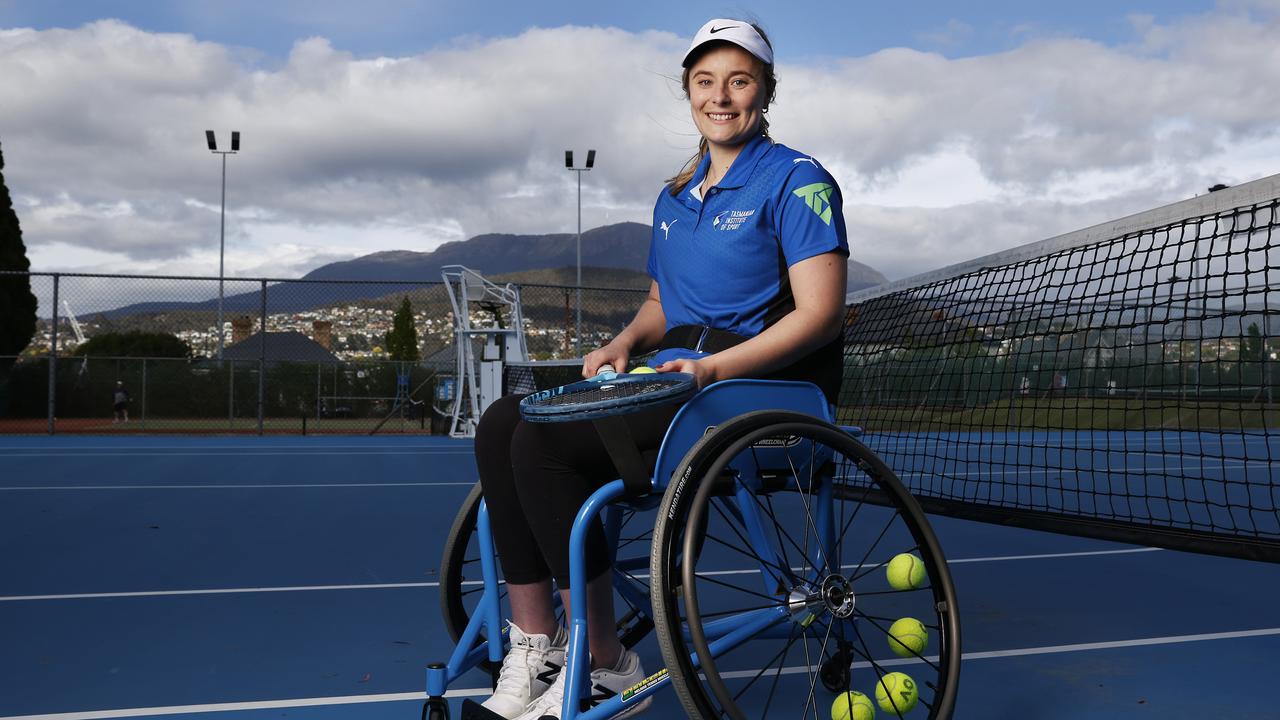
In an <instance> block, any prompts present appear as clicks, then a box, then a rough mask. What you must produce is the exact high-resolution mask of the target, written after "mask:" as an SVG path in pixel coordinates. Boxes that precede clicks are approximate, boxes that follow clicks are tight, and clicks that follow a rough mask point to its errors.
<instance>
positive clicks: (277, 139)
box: [0, 0, 1280, 277]
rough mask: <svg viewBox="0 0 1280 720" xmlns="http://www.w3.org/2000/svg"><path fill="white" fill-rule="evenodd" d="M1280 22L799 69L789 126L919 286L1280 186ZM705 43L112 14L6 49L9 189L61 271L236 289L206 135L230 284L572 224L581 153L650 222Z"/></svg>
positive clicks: (4, 36)
mask: <svg viewBox="0 0 1280 720" xmlns="http://www.w3.org/2000/svg"><path fill="white" fill-rule="evenodd" d="M1276 10H1277V9H1276V6H1275V3H1274V2H1270V1H1269V0H1268V1H1263V0H1250V1H1248V2H1246V1H1245V0H1239V1H1238V2H1236V1H1233V2H1224V3H1223V4H1222V5H1221V6H1220V8H1219V9H1218V10H1216V11H1214V12H1213V13H1210V14H1207V15H1204V16H1200V17H1195V18H1190V19H1187V20H1184V21H1180V22H1178V23H1175V24H1167V25H1161V24H1158V23H1157V22H1155V21H1152V20H1150V19H1149V18H1147V19H1143V18H1135V19H1134V27H1135V28H1136V33H1137V35H1138V37H1139V40H1138V41H1137V42H1135V43H1134V44H1133V45H1132V46H1125V47H1107V46H1103V45H1100V44H1097V43H1093V42H1086V41H1081V40H1072V39H1061V38H1058V39H1045V40H1032V41H1029V42H1027V43H1026V44H1024V45H1022V46H1021V47H1018V48H1016V49H1014V50H1011V51H1008V52H1003V53H998V54H994V55H988V56H981V57H970V58H963V59H955V60H951V59H947V58H944V57H942V56H941V55H937V54H932V53H924V52H918V51H914V50H907V49H901V48H896V49H887V50H884V51H881V52H878V53H875V54H872V55H870V56H866V57H847V58H842V59H835V60H830V61H824V64H822V65H813V66H795V65H788V64H787V63H786V62H785V57H784V58H783V63H782V65H781V66H780V68H779V74H780V77H781V85H780V88H779V96H778V102H777V104H776V105H775V106H774V108H773V109H771V112H770V118H771V120H772V123H773V131H774V135H775V137H777V138H778V139H779V140H780V141H782V142H785V143H787V144H790V145H792V146H794V147H797V148H799V149H801V150H803V151H805V152H809V153H812V154H813V155H814V156H815V157H817V158H818V159H819V160H821V161H822V162H823V163H824V164H825V165H826V166H827V167H828V168H830V169H831V170H832V171H833V173H834V174H835V175H836V176H837V179H838V180H839V181H840V183H841V186H842V187H843V188H844V192H845V196H846V203H847V215H848V218H849V225H850V237H851V238H853V239H854V244H855V245H854V246H855V253H856V254H857V255H858V256H859V258H860V259H863V260H865V261H866V262H868V263H870V264H871V265H873V266H875V267H877V268H879V269H881V270H882V271H884V272H885V273H886V274H888V275H890V276H891V277H897V276H901V275H904V274H910V273H912V272H915V271H918V270H922V269H926V268H928V267H934V266H938V265H942V264H947V263H951V262H957V261H960V260H964V259H967V258H969V257H972V256H974V255H979V254H985V253H988V252H991V251H994V250H997V249H1000V248H1004V247H1010V246H1013V245H1017V244H1021V243H1024V242H1030V241H1034V240H1038V239H1041V238H1043V237H1046V236H1049V235H1052V234H1056V233H1059V232H1063V231H1066V230H1070V229H1074V228H1075V227H1079V226H1082V225H1087V224H1090V223H1092V222H1097V221H1101V220H1105V219H1107V218H1108V217H1113V216H1117V215H1123V214H1128V213H1131V212H1135V211H1138V210H1143V209H1146V208H1148V207H1152V206H1155V205H1158V204H1162V203H1164V202H1168V201H1172V200H1176V199H1180V198H1182V197H1187V196H1190V195H1193V194H1195V193H1197V192H1203V190H1204V188H1205V187H1207V186H1208V185H1210V184H1212V183H1214V182H1219V181H1222V182H1228V183H1235V182H1239V181H1243V180H1247V179H1250V178H1252V177H1256V176H1259V175H1265V174H1270V173H1272V172H1275V171H1277V170H1280V129H1278V128H1277V125H1276V123H1275V120H1274V117H1275V110H1274V109H1275V108H1276V107H1280V84H1277V83H1275V82H1274V78H1275V77H1278V76H1280V45H1277V44H1276V43H1275V42H1274V40H1273V38H1274V27H1275V23H1276V15H1277V13H1276ZM952 30H953V31H960V30H963V28H958V27H956V28H952ZM683 47H684V40H683V39H682V38H681V37H679V36H677V35H675V34H673V33H661V32H647V33H628V32H623V31H620V30H616V29H601V28H581V27H562V28H554V29H532V30H529V31H527V32H525V33H523V34H521V35H519V36H516V37H509V38H497V39H488V40H481V39H468V40H460V41H458V42H457V43H455V44H454V45H452V46H450V47H446V48H443V49H437V50H433V51H431V52H428V53H425V54H421V55H416V56H411V57H387V58H373V59H358V58H355V57H353V56H352V55H350V54H348V53H345V52H343V51H342V50H340V49H335V48H334V47H332V46H331V44H330V43H329V42H328V41H327V40H325V39H323V38H312V39H307V40H303V41H300V42H298V43H297V44H296V45H295V47H294V49H293V51H292V53H290V55H289V57H288V58H287V59H286V60H285V61H284V62H282V63H280V64H278V66H275V67H261V66H257V65H255V64H254V63H253V62H252V61H250V60H246V59H245V55H244V54H243V53H242V52H241V51H240V50H238V49H232V48H227V47H223V46H220V45H217V44H214V43H208V42H202V41H200V40H199V39H197V38H194V37H191V36H189V35H179V34H159V33H148V32H144V31H141V30H138V29H136V28H133V27H130V26H128V25H124V24H122V23H119V22H115V21H102V22H97V23H94V24H91V25H87V26H85V27H82V28H79V29H75V30H48V31H32V30H6V31H0V77H4V78H6V81H5V82H4V83H0V129H3V133H4V134H3V136H0V141H2V142H3V143H4V145H3V148H4V152H5V159H6V162H7V167H6V168H5V175H6V180H7V182H8V185H9V187H10V190H11V191H12V192H13V193H14V195H15V197H16V198H18V208H17V209H18V212H19V216H20V218H21V220H22V223H23V228H24V233H25V238H26V241H27V244H28V246H29V247H30V248H31V255H32V257H33V259H34V260H35V261H36V265H37V267H39V268H41V269H54V268H81V269H84V268H94V269H98V270H113V271H134V272H137V271H145V272H181V273H195V274H214V273H216V270H217V243H218V208H219V191H220V184H219V172H220V170H219V165H218V162H219V161H218V159H217V158H216V157H213V156H211V155H210V154H209V153H208V151H207V150H206V149H205V147H204V138H203V131H204V130H205V129H206V128H212V129H214V130H216V131H217V132H218V133H219V138H220V142H222V143H225V142H226V138H227V133H228V132H229V131H230V130H232V129H236V130H240V131H241V132H242V135H243V150H242V152H241V153H240V154H239V155H237V156H234V157H231V158H229V159H228V163H227V172H228V180H227V207H228V225H227V232H228V235H227V249H228V263H227V264H228V272H229V273H243V274H249V273H254V274H265V275H276V276H278V275H281V274H286V273H298V274H300V273H302V272H305V271H306V270H308V269H310V268H312V267H314V266H315V265H317V264H319V263H322V262H326V261H329V260H333V259H338V258H343V257H350V256H354V255H358V254H363V253H367V252H373V251H377V250H384V249H392V248H403V249H417V250H424V249H430V248H433V247H435V246H437V245H439V244H441V243H443V242H446V241H450V240H456V239H461V238H465V237H470V236H472V235H476V234H480V233H485V232H531V233H534V232H562V231H566V230H570V229H572V228H573V227H574V225H575V223H576V209H575V202H576V196H575V185H574V182H575V178H574V177H573V175H572V174H571V173H568V172H566V171H565V170H564V169H563V165H562V158H563V151H564V150H565V149H570V148H572V149H575V150H577V151H578V152H583V151H585V150H586V149H588V148H596V149H597V150H598V151H599V159H598V163H597V167H596V169H595V170H593V171H592V172H591V173H590V174H589V175H587V176H586V177H585V178H584V184H583V223H584V226H585V227H593V226H595V225H599V224H602V223H605V222H619V221H624V220H635V221H640V222H648V221H649V219H650V208H651V206H652V201H653V198H654V196H655V195H656V194H657V192H658V189H659V186H660V184H661V181H662V180H663V178H666V177H668V176H669V175H671V174H673V172H674V171H675V170H676V169H677V168H678V167H679V166H680V164H681V163H682V162H683V161H684V160H685V159H686V158H687V157H688V155H689V153H690V152H691V151H692V149H693V147H694V144H695V143H694V141H695V136H694V131H693V128H692V124H691V122H690V121H689V119H688V110H687V106H686V105H685V104H684V103H683V101H682V100H681V99H680V97H679V95H680V93H679V88H678V87H675V85H674V84H673V82H672V81H671V79H670V77H669V76H670V75H673V74H675V70H676V69H677V68H676V67H675V65H676V58H678V57H679V54H680V51H681V50H682V49H683Z"/></svg>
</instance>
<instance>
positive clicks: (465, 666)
mask: <svg viewBox="0 0 1280 720" xmlns="http://www.w3.org/2000/svg"><path fill="white" fill-rule="evenodd" d="M764 409H768V410H785V411H791V412H799V413H804V414H806V415H810V416H812V417H814V419H816V420H820V421H824V422H827V423H833V422H834V418H833V412H832V408H831V406H830V404H829V403H828V402H827V399H826V396H825V395H823V394H822V391H820V390H819V389H818V388H817V386H815V385H813V384H811V383H807V382H792V381H780V380H755V379H734V380H725V381H722V382H718V383H714V384H712V385H710V386H708V387H706V388H704V389H703V390H702V391H701V392H699V393H698V394H697V395H695V396H694V397H693V398H691V399H690V400H689V401H688V402H687V403H686V404H685V405H684V406H683V407H681V408H680V410H679V411H678V412H677V413H676V415H675V418H674V419H673V420H672V422H671V425H670V426H669V427H668V428H667V432H666V435H665V436H664V437H663V441H662V445H661V447H660V449H659V451H658V458H657V464H656V467H655V470H654V473H653V476H652V485H653V489H652V491H651V493H650V494H649V495H647V496H645V497H643V498H639V499H626V498H625V494H626V491H625V486H624V483H623V481H622V480H621V479H619V480H614V481H612V482H609V483H606V484H605V485H604V486H602V487H601V488H600V489H599V490H597V491H596V492H595V493H593V494H592V495H591V496H590V497H589V498H588V499H587V501H586V502H585V503H584V504H583V505H582V507H581V508H580V509H579V510H578V513H577V515H576V516H575V518H574V521H573V530H572V532H571V535H570V540H569V552H570V556H569V557H570V561H569V581H570V583H569V584H570V591H569V594H570V604H571V606H572V607H571V613H570V616H569V617H568V624H569V646H568V650H567V651H566V653H565V666H564V668H563V670H562V672H564V673H566V675H565V692H564V705H563V706H562V710H561V718H562V719H563V720H570V719H572V718H576V719H578V720H600V719H601V718H607V717H610V716H612V715H615V714H617V713H620V712H623V711H624V710H625V709H627V708H628V707H630V706H632V705H634V704H635V703H637V702H640V701H641V700H643V699H645V698H647V697H649V696H650V695H652V694H653V693H655V692H657V691H658V690H660V689H662V688H663V687H665V686H666V685H667V684H668V683H670V682H671V678H670V676H669V675H668V674H667V671H666V670H665V669H664V670H659V671H657V672H656V673H653V674H651V675H650V676H649V678H647V679H646V681H645V682H644V683H641V686H642V687H638V688H632V690H634V692H632V691H628V692H624V693H621V694H619V695H616V696H614V697H612V698H609V699H608V700H605V701H603V702H602V703H601V704H599V705H597V706H595V707H593V708H590V709H588V710H586V711H580V709H579V700H580V699H581V698H582V697H584V693H583V690H584V689H587V688H589V687H590V683H589V680H588V678H589V675H590V665H591V663H590V662H589V661H587V662H584V660H587V659H588V654H587V618H586V614H585V608H586V607H587V602H586V585H587V583H586V567H585V552H584V549H585V547H586V537H587V530H588V528H589V527H590V525H591V521H592V520H593V519H594V518H595V517H596V516H598V515H600V514H601V513H604V514H605V518H604V528H605V535H606V538H607V540H608V542H609V544H610V547H611V548H613V553H614V554H615V557H614V562H615V565H614V572H615V573H616V572H617V571H619V570H621V571H629V570H643V569H644V568H647V566H648V562H649V558H648V555H645V556H643V557H641V558H635V559H627V560H624V561H622V563H621V564H618V560H617V558H616V552H617V541H618V535H619V530H620V527H619V526H620V517H621V513H622V509H623V508H622V507H621V506H620V505H619V501H624V502H626V503H628V504H630V505H631V506H632V507H634V508H636V509H651V508H653V507H655V506H656V505H657V504H658V503H659V502H660V501H661V498H662V493H663V492H665V490H666V486H667V483H668V480H669V479H670V478H671V476H672V474H673V473H674V472H675V471H676V469H677V467H678V466H679V465H680V462H681V461H682V460H683V459H684V457H685V454H686V453H687V452H688V451H689V450H690V448H692V447H693V446H694V444H695V443H697V442H698V440H699V439H701V438H702V437H703V436H704V435H706V434H707V433H709V432H710V431H711V430H712V429H714V428H715V427H716V426H717V425H719V424H721V423H724V422H725V421H727V420H730V419H732V418H734V417H737V416H739V415H742V414H744V413H747V412H751V411H754V410H764ZM846 430H849V431H850V432H852V433H854V434H856V433H857V429H856V428H846ZM824 491H825V495H827V497H825V498H824V497H823V494H824ZM830 492H831V490H830V484H829V483H823V484H822V486H821V487H820V488H819V496H818V497H819V500H823V499H825V500H830V497H829V495H830ZM751 493H752V489H750V488H746V487H743V486H739V488H738V490H737V494H736V497H735V500H736V502H737V504H738V506H739V508H743V507H749V506H751V505H752V503H753V501H752V498H751ZM739 517H741V518H743V519H744V520H748V521H747V522H744V525H745V526H746V529H747V532H748V538H749V540H750V541H751V544H752V546H753V547H754V548H755V549H756V550H757V551H759V552H760V553H761V554H762V556H765V557H766V558H769V557H772V556H776V551H775V550H774V549H773V547H772V540H771V539H770V536H769V534H768V533H767V532H766V528H763V527H761V526H760V525H759V523H758V522H751V521H750V520H754V514H753V513H751V512H744V513H740V515H739ZM823 526H826V527H823ZM818 529H819V532H821V533H823V534H824V535H826V534H828V533H830V532H832V530H833V529H832V528H831V527H830V523H829V521H823V520H822V519H819V522H818ZM476 535H477V541H478V543H479V546H480V560H481V571H482V574H483V578H484V590H483V592H482V593H481V597H480V600H479V601H478V603H477V605H476V607H475V610H474V611H473V613H472V615H471V619H470V622H468V623H467V627H466V629H465V630H464V631H463V632H462V634H461V637H460V638H459V639H458V644H457V646H456V647H455V649H454V651H453V654H452V655H451V656H450V658H449V661H448V662H447V663H433V664H431V665H428V666H427V678H426V679H427V696H428V698H429V699H438V698H442V697H443V696H444V694H445V691H446V689H447V688H448V686H449V684H450V683H452V682H453V681H454V680H456V679H457V678H458V677H459V676H461V675H462V674H463V673H465V672H467V671H468V670H470V669H472V668H473V667H475V666H476V665H477V664H479V663H480V662H482V661H483V660H485V659H488V660H489V661H491V662H492V663H494V664H495V665H497V664H500V663H501V662H502V658H503V654H504V652H503V651H504V647H503V646H504V644H505V640H504V641H503V642H493V639H494V638H505V637H506V627H505V626H504V624H503V622H502V617H501V614H502V613H501V605H500V602H499V582H498V567H497V556H496V553H495V550H494V547H493V539H492V536H491V535H490V525H489V514H488V510H487V508H486V507H485V505H484V503H483V502H482V503H481V505H480V509H479V513H478V516H477V520H476ZM774 567H778V563H776V562H775V563H774ZM762 570H767V569H766V568H762ZM614 588H615V590H616V591H617V592H619V593H620V594H622V595H623V596H624V598H625V599H626V600H627V601H628V602H630V603H631V604H632V605H634V606H636V607H649V598H648V597H646V596H641V595H640V594H639V593H637V592H636V591H635V589H634V588H633V587H631V586H630V585H628V584H627V583H625V582H616V581H615V582H614ZM649 612H650V613H652V608H650V610H649ZM787 617H788V613H787V611H786V608H785V606H783V607H780V608H770V609H766V610H757V611H752V612H748V613H744V614H743V615H741V616H735V617H731V618H724V619H721V620H717V621H714V622H711V623H708V624H707V625H706V626H704V631H705V632H706V634H707V637H708V638H709V639H710V640H711V642H710V648H711V651H712V653H711V654H712V656H715V655H718V654H720V653H721V652H723V651H727V650H729V649H732V648H733V647H735V646H737V645H739V644H741V643H742V642H745V641H747V640H749V639H752V638H755V637H761V635H760V633H761V632H763V631H764V630H766V629H768V628H770V627H771V626H777V625H779V624H780V623H781V622H782V621H783V620H786V619H787ZM481 632H483V633H484V636H485V638H487V639H486V641H485V642H483V643H481V644H479V645H476V646H475V647H472V646H473V645H475V643H476V641H477V640H478V639H479V637H480V633H481ZM781 637H784V638H785V637H786V633H783V634H782V635H781ZM694 665H695V667H696V666H698V663H697V660H696V658H695V659H694Z"/></svg>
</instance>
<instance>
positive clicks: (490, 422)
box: [475, 395, 678, 589]
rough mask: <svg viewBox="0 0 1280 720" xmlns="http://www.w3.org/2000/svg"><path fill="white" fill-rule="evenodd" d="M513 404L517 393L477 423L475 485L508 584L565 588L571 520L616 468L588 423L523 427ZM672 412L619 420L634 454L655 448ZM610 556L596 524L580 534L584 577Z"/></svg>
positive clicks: (614, 475) (612, 477) (657, 410)
mask: <svg viewBox="0 0 1280 720" xmlns="http://www.w3.org/2000/svg"><path fill="white" fill-rule="evenodd" d="M519 402H520V396H518V395H508V396H507V397H504V398H501V399H499V400H498V401H496V402H494V403H493V404H492V405H490V406H489V409H488V410H486V411H485V413H484V416H483V417H481V418H480V424H479V425H477V426H476V441H475V452H476V466H477V467H478V468H479V470H480V484H481V486H482V487H483V488H484V499H485V502H486V504H487V505H488V508H489V519H490V525H491V526H492V528H493V538H494V542H495V543H496V544H497V548H498V555H499V557H500V558H501V560H502V571H503V574H504V575H505V576H506V579H507V582H510V583H515V584H517V585H520V584H528V583H535V582H540V581H542V580H545V579H547V578H548V577H555V580H556V583H557V584H558V585H559V586H560V588H561V589H564V588H567V587H569V533H570V531H571V530H572V528H573V518H574V517H575V516H576V515H577V514H578V509H579V508H581V507H582V504H583V503H584V502H586V501H587V498H588V497H590V496H591V493H593V492H595V491H596V490H597V489H599V488H600V487H601V486H602V485H604V484H605V483H607V482H609V481H611V480H616V479H617V478H618V471H617V470H616V469H615V468H614V465H613V460H612V459H611V458H610V457H609V453H608V452H607V451H606V450H605V448H604V444H603V443H602V442H601V441H600V437H599V436H598V435H597V434H596V430H595V426H593V425H592V424H591V423H590V422H570V423H527V422H524V421H523V420H521V419H520V412H519V407H518V405H519ZM677 409H678V406H676V405H668V406H663V407H658V408H654V409H651V410H645V411H641V412H637V413H633V414H631V415H628V416H626V418H627V424H628V425H629V426H630V430H631V435H632V437H633V438H634V439H635V442H636V445H637V446H638V447H639V448H640V450H641V451H646V450H654V449H657V447H658V446H659V445H660V444H661V443H662V436H663V434H664V433H666V430H667V426H668V425H670V424H671V419H672V417H674V416H675V413H676V410H677ZM611 555H612V552H611V549H610V548H606V547H605V539H604V530H603V529H602V528H601V525H600V521H599V520H598V519H597V520H595V521H593V522H592V523H591V528H590V532H589V534H588V536H587V543H586V563H587V579H588V580H593V579H595V578H597V577H599V576H600V574H601V573H603V572H605V571H606V570H608V569H609V564H610V556H611Z"/></svg>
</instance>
